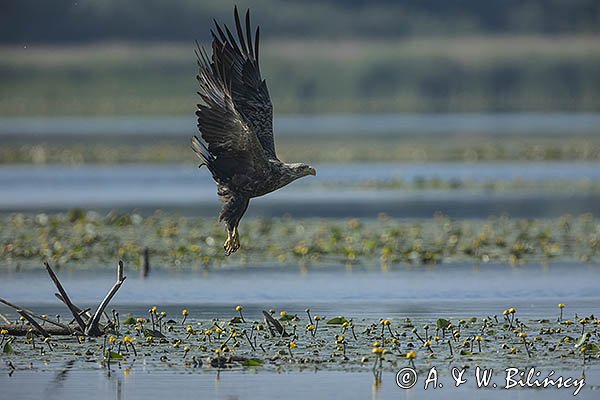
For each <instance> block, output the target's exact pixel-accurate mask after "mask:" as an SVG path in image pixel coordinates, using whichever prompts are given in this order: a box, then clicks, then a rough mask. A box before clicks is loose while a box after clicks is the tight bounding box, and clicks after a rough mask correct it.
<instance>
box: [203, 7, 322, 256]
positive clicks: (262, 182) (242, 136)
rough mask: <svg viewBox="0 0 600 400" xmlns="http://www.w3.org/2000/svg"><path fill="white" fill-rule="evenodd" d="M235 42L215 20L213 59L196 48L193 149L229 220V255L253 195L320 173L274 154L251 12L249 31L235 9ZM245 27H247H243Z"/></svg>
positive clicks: (247, 23) (268, 103) (270, 117)
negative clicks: (197, 98) (198, 101)
mask: <svg viewBox="0 0 600 400" xmlns="http://www.w3.org/2000/svg"><path fill="white" fill-rule="evenodd" d="M234 17H235V27H236V31H237V39H236V38H235V37H234V35H233V34H232V33H231V31H230V30H229V28H227V26H226V25H223V27H221V26H220V25H219V24H218V23H217V21H216V20H215V27H216V33H215V32H214V31H212V30H211V33H212V57H210V58H209V56H208V54H207V52H206V50H205V49H204V48H201V47H200V46H199V45H197V50H196V57H197V60H198V68H199V73H198V75H197V77H196V79H197V80H198V82H199V83H200V90H199V91H198V94H199V95H200V97H201V98H202V103H201V104H198V109H197V111H196V116H197V117H198V129H199V131H200V133H201V136H202V139H200V138H198V137H197V136H194V137H192V150H194V152H195V153H196V155H198V157H200V160H201V163H200V167H202V166H203V165H206V167H207V168H208V170H209V171H210V173H211V174H212V176H213V179H214V180H215V182H216V183H217V194H218V195H219V198H220V200H221V202H222V203H223V209H222V210H221V214H220V216H219V221H225V225H226V226H227V240H226V241H225V243H224V245H223V248H224V249H225V255H230V254H231V253H234V252H235V251H236V250H237V249H238V248H239V247H240V241H239V232H238V224H239V222H240V219H241V218H242V216H243V215H244V213H245V212H246V209H247V208H248V203H249V202H250V199H251V198H253V197H258V196H262V195H265V194H267V193H270V192H273V191H275V190H277V189H279V188H281V187H283V186H285V185H287V184H288V183H291V182H293V181H295V180H296V179H298V178H302V177H303V176H306V175H316V170H315V169H314V168H313V167H311V166H309V165H306V164H301V163H296V164H286V163H283V162H281V161H280V160H279V159H278V158H277V155H276V153H275V143H274V140H273V105H272V104H271V98H270V97H269V91H268V90H267V84H266V82H265V80H264V79H263V78H262V77H261V74H260V68H259V63H258V43H259V33H260V29H259V28H258V27H257V28H256V33H255V36H254V40H253V38H252V29H251V27H250V10H248V11H247V12H246V21H245V27H243V26H242V23H241V22H240V17H239V15H238V11H237V7H236V8H234ZM244 28H245V29H244Z"/></svg>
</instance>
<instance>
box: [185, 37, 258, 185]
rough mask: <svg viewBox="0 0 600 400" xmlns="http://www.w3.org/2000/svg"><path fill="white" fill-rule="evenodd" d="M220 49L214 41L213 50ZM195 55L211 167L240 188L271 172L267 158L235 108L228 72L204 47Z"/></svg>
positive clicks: (202, 127)
mask: <svg viewBox="0 0 600 400" xmlns="http://www.w3.org/2000/svg"><path fill="white" fill-rule="evenodd" d="M221 50H222V49H220V48H219V47H218V45H217V44H216V43H213V53H215V54H219V53H220V52H221ZM196 55H197V58H198V67H199V73H198V76H197V77H196V78H197V79H198V82H199V84H200V90H199V91H198V94H199V95H200V97H201V98H202V103H201V104H198V110H197V111H196V115H197V117H198V129H199V130H200V132H201V134H202V138H203V139H204V140H205V141H206V143H208V151H209V153H210V154H211V155H212V156H213V157H214V158H213V159H210V166H209V168H210V169H211V171H214V172H213V175H215V178H217V179H219V180H220V181H221V182H222V183H233V184H234V185H235V186H237V187H240V188H241V187H243V186H246V185H249V184H251V182H252V181H254V180H256V179H261V178H262V177H264V176H266V175H267V174H268V172H269V167H268V160H267V158H266V157H265V155H264V152H263V150H262V147H261V145H260V142H259V141H258V139H257V137H256V135H255V134H254V132H253V130H252V128H251V127H249V126H248V124H247V123H246V122H245V120H244V118H243V117H242V116H241V115H240V113H239V112H238V111H237V110H236V107H235V105H234V102H233V100H232V95H231V89H230V86H229V85H228V84H227V83H226V82H227V81H226V80H224V74H225V72H224V71H220V70H218V69H217V65H216V64H215V63H211V62H210V61H209V59H208V56H207V54H206V52H205V51H204V50H203V49H200V48H199V49H198V52H197V53H196ZM209 158H210V157H209ZM246 181H248V182H246Z"/></svg>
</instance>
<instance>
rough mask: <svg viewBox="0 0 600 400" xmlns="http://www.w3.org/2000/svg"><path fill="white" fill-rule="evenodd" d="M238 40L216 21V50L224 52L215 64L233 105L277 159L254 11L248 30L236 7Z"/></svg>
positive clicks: (216, 57)
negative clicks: (220, 70)
mask: <svg viewBox="0 0 600 400" xmlns="http://www.w3.org/2000/svg"><path fill="white" fill-rule="evenodd" d="M234 16H235V26H236V31H237V40H236V38H235V37H234V36H233V34H232V33H231V31H230V30H229V28H228V27H227V26H226V25H223V28H221V26H220V25H219V24H218V23H217V21H215V26H216V29H217V33H215V32H212V35H213V48H214V46H215V45H216V46H217V47H218V48H220V49H222V51H220V52H218V54H213V62H214V63H215V65H216V66H217V68H219V69H223V71H225V82H230V84H231V92H232V97H233V104H234V105H235V108H236V109H237V110H238V111H239V112H240V113H241V114H242V116H243V117H244V119H245V121H246V122H247V123H248V125H249V126H250V127H251V128H252V130H253V131H254V132H255V133H256V136H257V137H258V140H259V141H260V144H261V146H262V148H263V150H264V152H265V154H266V156H267V158H269V159H277V156H276V154H275V142H274V140H273V105H272V103H271V98H270V97H269V91H268V90H267V83H266V82H265V80H264V79H262V77H261V75H260V67H259V64H258V43H259V36H260V28H258V27H257V28H256V33H255V37H254V42H253V40H252V28H251V26H250V10H248V11H247V12H246V21H245V29H244V28H243V27H242V23H241V22H240V17H239V14H238V10H237V7H235V8H234Z"/></svg>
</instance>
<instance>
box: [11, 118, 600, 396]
mask: <svg viewBox="0 0 600 400" xmlns="http://www.w3.org/2000/svg"><path fill="white" fill-rule="evenodd" d="M599 126H600V114H451V115H448V114H433V115H373V116H325V117H323V116H318V117H310V116H288V117H281V118H276V120H275V129H276V130H277V134H278V135H279V134H280V135H296V134H300V133H307V132H308V133H310V134H314V135H325V134H327V135H337V136H339V137H340V138H343V137H344V136H345V135H368V134H376V135H407V136H408V135H416V134H418V135H421V134H422V135H445V134H452V133H457V132H460V133H467V134H478V135H517V136H518V135H545V136H548V135H556V136H560V135H564V134H570V135H589V134H595V133H597V129H598V127H599ZM195 131H196V127H195V121H194V118H193V117H175V118H163V117H158V118H152V117H140V118H137V117H122V118H110V119H105V118H22V119H20V118H0V141H2V143H4V142H6V141H16V142H27V141H31V140H37V139H39V138H40V137H43V138H45V139H56V140H73V139H74V138H76V137H85V138H89V137H93V136H95V137H101V138H104V137H107V138H108V137H112V138H113V139H114V140H121V137H122V136H121V135H127V136H129V137H133V138H137V137H138V136H140V135H141V136H144V135H146V136H147V135H154V136H160V135H175V136H177V135H180V136H181V137H184V136H185V137H187V136H189V134H190V133H191V132H195ZM115 138H116V139H115ZM136 140H137V139H136ZM186 140H187V139H186ZM316 167H317V169H318V176H317V177H309V178H306V179H304V180H301V181H298V182H296V183H294V184H293V185H291V186H290V187H288V188H286V189H285V190H282V191H279V192H277V193H273V194H271V195H268V196H265V197H264V198H260V199H255V200H253V202H252V206H251V207H250V209H249V215H254V216H256V215H265V216H281V215H284V214H290V215H293V216H298V217H312V216H317V217H348V216H356V217H375V216H377V214H378V213H379V212H386V213H388V214H390V215H392V216H397V217H431V216H432V215H433V214H434V213H435V212H436V211H442V212H444V213H445V214H448V215H450V216H452V217H488V216H489V215H492V214H495V215H499V214H502V213H507V214H510V215H513V216H521V217H530V218H532V217H548V216H557V215H561V214H564V213H567V212H569V213H573V214H579V213H582V212H592V213H594V214H595V215H599V214H600V195H599V194H598V193H594V192H583V193H581V192H569V191H560V192H558V193H554V192H543V193H538V192H532V191H527V190H513V191H486V190H470V189H459V190H450V191H437V190H431V189H426V190H410V189H409V190H366V189H361V188H360V187H357V186H356V183H359V182H366V181H373V180H376V181H379V182H388V181H395V180H398V179H402V180H404V181H406V182H413V181H416V180H421V179H424V180H431V179H440V180H442V181H444V182H451V181H455V180H458V181H472V182H483V183H485V182H489V181H509V180H510V181H514V180H520V181H523V182H530V183H540V182H553V181H556V180H564V181H582V182H585V181H587V182H594V183H597V182H600V168H598V165H597V164H593V163H579V162H578V163H552V162H548V163H507V164H504V163H486V164H468V163H452V164H444V163H428V164H348V165H340V164H336V165H327V164H323V165H317V166H316ZM332 188H333V189H332ZM71 207H85V208H90V209H96V210H99V211H106V210H109V209H113V208H117V209H120V210H125V211H130V210H137V211H139V212H143V213H145V212H148V213H150V212H152V211H154V210H155V209H156V208H161V209H164V210H172V211H177V212H180V213H183V214H186V215H204V216H211V217H214V216H215V215H216V214H217V212H218V210H219V208H220V204H219V202H218V200H217V198H216V193H215V188H214V183H213V182H212V180H211V179H210V177H209V175H208V172H207V171H206V170H200V171H199V170H198V169H197V168H195V167H194V166H192V165H118V166H97V165H84V166H61V165H51V166H22V165H21V166H1V167H0V213H7V212H14V211H25V212H52V211H61V210H65V209H68V208H71ZM92 267H93V266H92ZM92 267H90V268H87V269H85V270H77V269H75V268H73V269H70V268H63V269H60V270H59V271H57V272H58V274H59V276H60V278H61V280H62V282H63V284H64V285H65V287H66V289H67V290H68V291H69V293H70V295H71V297H72V299H73V300H74V301H75V302H76V303H77V304H79V305H81V306H84V307H85V306H95V305H96V304H97V302H98V300H99V299H100V298H102V297H103V296H104V295H105V293H106V291H107V290H108V289H109V288H110V286H111V285H112V283H113V281H114V274H113V273H112V272H111V271H107V269H106V268H105V267H102V268H97V269H95V268H92ZM598 267H599V266H598V265H586V264H577V263H573V264H568V263H554V264H550V265H549V266H541V265H526V266H522V267H518V268H512V267H509V266H506V265H482V266H473V265H465V264H460V265H441V266H435V267H409V266H397V267H392V268H391V270H388V271H382V270H380V269H378V268H364V267H356V266H355V267H352V268H350V267H344V266H327V267H313V268H309V269H301V268H294V267H291V266H289V265H288V266H286V267H285V268H282V267H278V266H261V267H258V266H252V265H250V266H247V267H241V268H235V269H227V268H221V269H209V270H208V269H202V268H192V267H186V268H182V269H180V270H164V269H161V268H160V266H157V267H156V268H154V269H153V270H152V272H151V275H150V277H149V278H146V279H142V278H140V277H139V276H138V272H137V271H126V275H128V279H127V280H126V281H125V283H124V286H123V288H122V289H121V290H120V292H119V293H118V294H117V295H116V296H115V298H114V300H113V302H112V303H111V305H112V306H114V307H116V308H118V309H119V311H120V313H121V314H122V315H124V314H126V313H132V314H133V315H142V314H146V312H147V309H148V307H150V306H152V305H155V304H156V305H159V306H160V308H161V310H165V311H166V312H167V313H168V314H169V315H179V314H180V312H181V309H182V308H184V307H185V308H188V309H189V310H190V314H191V315H194V316H195V317H197V318H207V319H208V318H224V317H225V316H231V315H232V314H233V306H235V305H236V304H243V305H244V312H245V314H246V315H247V316H248V317H249V318H254V319H258V318H260V315H261V311H262V310H264V309H269V308H277V309H285V310H287V311H289V312H291V313H298V314H301V313H303V312H304V309H305V308H307V307H309V308H311V310H312V311H313V312H314V313H318V314H321V315H325V316H335V315H339V314H343V315H345V316H349V317H352V318H356V319H357V320H358V319H361V318H367V319H373V318H375V317H377V316H379V315H381V316H385V317H387V318H391V319H393V320H395V321H399V320H402V319H403V318H407V317H409V318H425V319H430V320H435V319H436V318H439V317H446V318H463V317H468V316H471V315H477V316H479V317H481V316H485V315H494V314H501V312H502V310H504V309H506V308H508V307H516V308H518V310H519V316H520V317H522V318H524V319H527V318H536V319H537V318H548V319H554V318H556V316H557V308H556V304H557V303H561V302H562V303H565V304H567V309H566V312H567V315H568V317H569V318H575V315H574V313H575V312H577V313H578V315H581V316H583V315H589V314H595V315H600V291H599V290H598V288H597V286H598V284H597V283H598V282H599V279H600V275H599V272H598V271H599V268H598ZM54 291H55V289H54V287H53V286H52V284H51V282H50V280H49V279H48V277H47V275H46V274H45V272H44V271H43V270H41V269H40V270H35V271H34V270H30V269H28V270H27V271H20V272H16V271H14V270H11V271H6V270H4V269H3V268H2V267H1V266H0V297H3V298H6V299H8V300H11V301H13V302H15V303H17V304H20V305H23V306H25V307H28V308H32V309H34V310H36V311H38V312H40V313H45V314H48V315H56V314H57V313H60V314H62V315H66V309H65V308H64V307H62V306H61V305H60V304H59V303H58V301H57V300H56V298H55V297H54V295H53V293H54ZM0 312H2V313H3V314H6V315H9V316H10V317H14V316H15V315H14V314H13V312H12V310H8V309H6V308H5V307H3V306H2V307H0ZM6 361H7V358H6V356H4V355H0V398H1V399H4V398H6V399H20V398H48V399H54V398H56V399H61V400H62V399H71V398H73V399H79V398H82V397H90V398H103V399H105V398H110V399H112V398H114V399H119V400H120V399H152V398H165V397H170V398H214V399H228V400H229V399H238V398H240V399H265V398H269V397H275V398H287V399H306V398H325V399H332V398H344V399H354V398H360V399H364V398H372V399H388V398H404V399H407V400H408V399H413V398H419V399H420V398H432V399H448V398H451V399H452V398H461V399H462V398H481V397H485V398H489V399H507V398H508V399H522V398H527V399H566V398H572V397H573V396H572V393H573V392H572V389H560V390H559V389H545V390H532V389H529V390H518V389H513V390H505V389H500V388H498V389H488V390H485V389H477V388H476V387H475V385H474V383H473V380H471V381H470V382H469V383H468V384H467V385H464V386H461V387H460V388H453V387H452V382H451V381H450V380H449V376H448V373H446V374H445V376H444V378H443V379H444V383H445V384H446V386H445V387H444V388H443V389H437V390H433V389H429V390H427V391H425V390H423V388H422V386H421V385H420V384H419V385H418V386H417V387H415V388H413V389H411V390H402V389H399V388H398V387H397V386H396V384H395V382H394V380H395V379H394V373H392V372H390V371H386V372H384V374H383V380H382V383H381V385H378V386H375V385H374V384H373V376H372V374H371V373H370V371H369V368H366V370H365V371H363V372H348V371H344V372H341V371H318V372H316V371H315V370H313V369H306V370H303V371H297V370H295V371H294V372H291V371H286V370H285V369H283V370H281V371H280V372H278V373H277V372H272V371H264V370H261V369H260V368H259V369H248V370H232V371H222V372H221V373H220V374H219V375H217V373H216V372H215V371H214V369H190V370H187V371H186V370H184V371H183V372H182V370H181V369H179V370H177V371H170V370H169V368H167V367H165V368H162V369H160V370H156V369H154V368H153V367H152V366H148V365H145V364H144V361H143V359H140V360H138V361H136V362H135V364H134V363H129V362H127V363H125V362H124V363H122V364H118V365H115V366H114V368H113V372H112V373H111V374H110V375H109V374H108V373H107V371H106V369H105V368H102V367H101V366H100V365H99V364H98V363H94V362H92V363H90V364H88V365H87V366H86V367H84V368H82V367H81V365H82V364H83V363H85V361H78V363H76V364H75V367H73V363H72V362H71V360H68V359H65V360H64V363H62V364H59V365H58V366H57V364H56V363H53V364H47V365H45V366H44V363H43V361H44V360H43V357H40V362H39V363H37V364H38V366H36V367H35V368H34V369H29V366H28V365H27V364H23V363H19V362H18V357H15V358H14V360H13V362H15V363H16V364H17V365H16V367H17V370H16V371H15V372H14V373H13V374H12V376H9V368H8V366H7V364H6ZM437 362H439V366H440V367H441V368H446V367H447V361H446V360H438V361H437ZM39 365H42V366H41V367H40V366H39ZM557 369H558V368H557ZM582 371H584V372H585V375H586V382H587V383H586V387H585V388H584V390H583V391H582V392H581V393H580V394H579V395H578V396H577V398H581V399H595V398H597V397H598V393H599V390H600V368H599V367H598V364H597V362H593V363H591V365H589V366H587V367H585V368H583V367H582V368H581V369H579V368H575V369H573V368H569V369H562V370H560V371H558V372H559V373H560V374H562V375H564V376H571V377H579V376H580V375H581V373H582ZM421 383H422V381H421Z"/></svg>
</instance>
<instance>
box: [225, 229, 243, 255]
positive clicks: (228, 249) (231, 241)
mask: <svg viewBox="0 0 600 400" xmlns="http://www.w3.org/2000/svg"><path fill="white" fill-rule="evenodd" d="M239 248H240V235H239V233H238V230H237V227H235V228H233V231H231V232H229V231H227V240H225V243H224V244H223V249H225V255H226V256H228V255H230V254H231V253H235V252H236V251H237V249H239Z"/></svg>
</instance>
